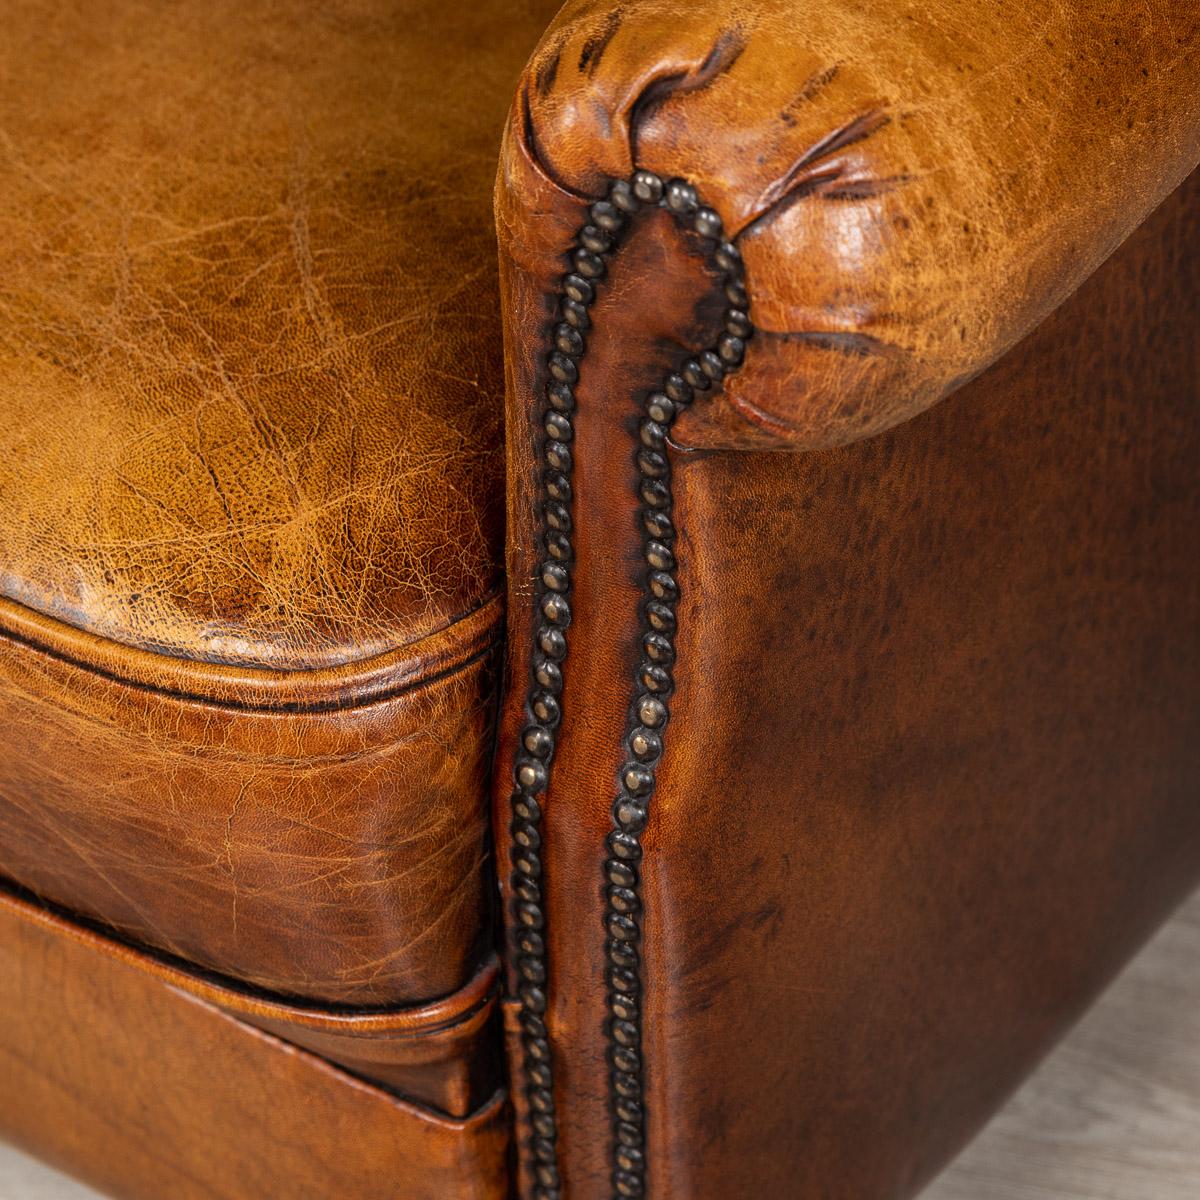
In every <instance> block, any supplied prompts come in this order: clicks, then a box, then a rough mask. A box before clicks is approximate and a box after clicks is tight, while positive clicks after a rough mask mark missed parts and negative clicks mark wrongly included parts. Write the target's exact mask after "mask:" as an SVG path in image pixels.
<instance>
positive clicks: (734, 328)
mask: <svg viewBox="0 0 1200 1200" xmlns="http://www.w3.org/2000/svg"><path fill="white" fill-rule="evenodd" d="M647 207H649V208H653V207H660V208H665V209H666V210H667V211H668V212H671V213H673V214H674V215H675V216H676V217H677V218H678V220H679V221H680V222H681V223H682V224H684V225H685V226H687V227H688V228H690V229H692V230H693V231H694V232H695V233H697V234H698V235H699V236H700V237H701V238H703V239H704V240H705V241H706V242H708V243H711V245H712V253H713V257H714V260H715V262H716V264H717V265H718V267H720V269H721V270H722V272H723V273H724V283H723V292H724V295H725V297H726V299H727V301H728V303H729V307H728V308H727V309H726V312H725V331H724V333H723V334H722V335H721V337H720V338H719V339H718V341H717V344H716V346H714V347H713V348H712V349H710V350H706V351H704V352H703V353H701V354H699V355H697V356H696V357H694V358H689V359H688V360H686V361H685V362H683V363H682V364H680V366H679V368H678V370H677V371H670V372H668V373H667V374H666V376H665V377H664V379H663V382H662V388H661V390H660V391H656V392H652V393H651V394H650V395H649V396H647V397H646V399H645V402H644V405H643V408H644V414H645V415H644V416H643V418H642V420H641V422H640V424H639V427H638V446H637V447H636V448H635V454H636V462H637V469H638V494H639V496H640V498H641V501H642V506H641V508H640V510H639V524H640V526H641V529H642V552H643V557H644V559H645V562H646V574H645V582H644V598H643V603H642V614H641V615H642V628H641V635H640V638H641V646H642V651H643V658H642V661H641V662H640V664H639V666H638V668H637V670H636V673H635V678H634V694H633V699H632V701H631V703H630V708H629V721H628V725H627V730H626V737H625V748H626V752H627V754H628V761H627V762H626V763H625V765H624V766H623V767H622V768H621V770H620V772H619V778H618V794H617V797H616V799H615V800H614V801H613V806H612V816H613V830H612V832H611V833H610V834H609V835H608V838H607V848H608V852H609V857H608V859H607V861H606V862H605V864H604V874H605V889H606V890H605V896H606V902H605V912H604V925H605V929H606V932H607V940H606V942H605V955H606V959H607V970H606V981H607V997H606V999H607V1007H608V1012H609V1016H608V1018H607V1020H606V1025H605V1033H606V1037H607V1039H608V1043H609V1048H608V1061H609V1101H610V1112H611V1119H612V1160H611V1161H612V1176H611V1180H612V1188H613V1195H614V1197H635V1198H636V1197H642V1196H644V1195H645V1191H646V1153H645V1117H646V1114H645V1104H644V1093H645V1077H644V1071H643V1062H642V1017H641V995H642V973H641V945H642V923H643V919H644V918H643V910H642V895H641V871H642V865H641V863H642V845H641V834H642V831H643V830H644V829H645V826H646V822H647V820H648V818H649V810H650V802H651V800H652V798H653V794H654V788H655V783H656V771H657V767H658V763H659V760H660V759H661V756H662V753H663V731H664V728H665V726H666V725H667V723H668V721H669V719H670V707H669V703H670V697H671V694H672V692H673V691H674V686H675V682H674V675H673V673H672V664H673V663H674V660H675V644H674V636H675V628H676V606H677V603H678V600H679V585H678V582H677V577H676V572H677V552H676V550H675V526H674V524H673V521H672V513H671V510H672V503H673V498H672V494H671V483H670V479H671V466H670V459H669V455H668V453H667V448H666V440H667V435H668V433H669V432H670V428H671V425H672V423H673V422H674V420H675V418H676V417H677V416H678V414H679V412H680V411H682V409H684V408H685V407H687V405H688V404H690V403H691V402H692V399H693V397H694V395H695V393H696V392H697V391H707V390H709V389H710V388H713V387H714V386H717V387H719V386H720V384H721V382H722V380H723V379H724V377H725V375H726V374H727V373H728V372H730V371H733V370H735V369H736V368H737V367H738V366H740V365H741V362H742V357H743V355H744V354H745V349H746V341H747V339H748V338H749V337H750V336H751V335H752V333H753V328H754V327H753V325H752V323H751V321H750V318H749V315H748V313H747V306H748V300H747V296H746V291H745V286H744V281H743V269H742V259H741V255H740V253H739V252H738V250H737V247H736V246H734V244H733V243H732V242H730V241H726V240H725V237H724V229H723V226H722V223H721V218H720V217H719V216H718V214H717V213H716V212H715V211H714V210H713V209H711V208H708V207H706V206H704V205H703V204H701V202H700V198H699V196H698V195H697V193H696V189H695V188H694V187H693V186H692V185H691V184H690V183H687V182H686V181H685V180H682V179H672V180H668V181H666V182H664V181H663V180H661V179H660V178H659V177H658V176H657V175H654V174H653V173H651V172H650V171H635V172H634V173H633V175H632V176H631V177H630V178H629V179H628V180H623V179H618V180H614V181H612V183H611V185H610V187H609V191H608V198H607V199H605V200H598V201H596V202H595V203H594V204H592V205H591V206H590V208H589V209H588V220H587V221H586V222H585V224H584V225H583V227H582V228H581V229H580V230H579V233H578V235H577V237H576V244H575V246H574V247H572V249H571V250H570V251H569V259H570V263H571V268H572V269H571V270H570V271H569V273H568V274H567V275H566V276H564V278H563V280H562V283H561V287H560V292H559V298H558V320H557V323H556V325H555V327H554V330H553V333H552V336H551V349H550V350H549V352H548V353H547V356H546V359H545V364H546V372H547V374H548V376H549V382H548V383H547V385H546V391H545V402H544V404H543V406H542V408H541V412H540V414H539V423H540V424H541V426H542V429H543V430H544V434H545V436H544V438H543V439H542V440H541V442H540V445H539V448H538V458H539V460H540V461H539V465H540V467H541V487H540V492H539V496H538V509H539V524H540V527H539V532H538V539H539V544H540V545H539V548H540V550H541V552H542V558H541V562H540V563H539V566H538V570H537V581H536V584H535V593H534V613H535V618H534V628H533V631H532V636H533V645H534V654H533V663H532V667H531V678H530V683H529V690H528V693H527V696H526V702H525V726H524V728H523V729H522V731H521V737H520V749H519V751H518V754H517V758H516V762H515V764H514V767H513V776H514V789H513V792H512V797H511V805H512V810H513V820H512V824H511V826H510V833H511V837H512V842H511V846H510V861H511V864H512V892H513V904H512V913H513V918H514V928H515V930H516V933H515V942H516V964H515V965H516V971H517V975H518V977H519V979H520V981H521V982H520V984H519V986H518V1000H519V1002H520V1017H519V1019H520V1023H521V1047H522V1054H523V1059H524V1061H523V1067H524V1074H525V1079H526V1080H527V1083H526V1099H527V1101H528V1104H529V1109H530V1113H531V1116H532V1124H533V1131H534V1136H533V1138H532V1139H531V1140H530V1141H529V1142H528V1143H527V1144H525V1145H523V1146H522V1147H521V1148H520V1153H521V1155H522V1158H523V1162H524V1164H525V1166H526V1167H527V1169H528V1172H529V1174H530V1175H531V1177H532V1178H533V1180H534V1200H561V1195H562V1187H561V1182H560V1178H559V1173H558V1167H557V1124H556V1120H555V1108H554V1076H553V1053H552V1050H551V1046H550V1041H549V1037H548V1033H547V1029H546V1024H545V1019H544V1018H545V1011H546V993H545V987H546V979H547V974H548V972H547V965H546V943H545V936H544V926H545V911H544V908H543V898H542V887H541V877H542V860H541V856H540V850H541V830H542V804H543V802H544V799H545V793H546V788H547V786H548V784H549V778H550V771H551V767H552V765H553V761H554V754H555V750H556V749H557V741H558V725H559V721H560V718H561V694H562V667H561V663H562V662H563V660H564V659H565V658H566V656H567V649H568V630H569V627H570V623H571V609H570V590H571V580H572V573H573V571H574V545H573V540H572V536H571V535H572V522H573V515H572V504H573V499H572V491H571V474H572V469H573V466H574V462H573V457H572V450H571V444H572V442H573V440H574V413H575V391H574V387H575V384H576V382H577V380H578V378H579V370H580V362H581V360H582V359H583V358H584V355H585V352H586V349H587V333H588V330H589V329H590V328H591V320H590V316H589V312H588V310H589V308H590V306H591V304H592V303H593V301H594V300H595V298H596V285H597V284H598V283H599V282H600V281H602V280H603V278H604V276H605V274H606V271H607V261H608V258H609V257H610V256H611V255H612V254H613V252H614V251H615V250H616V249H617V248H618V246H619V244H620V240H621V235H622V234H623V233H624V231H625V230H626V228H627V226H628V219H629V218H630V217H631V216H633V215H634V214H635V213H637V212H638V211H639V210H640V209H642V208H647Z"/></svg>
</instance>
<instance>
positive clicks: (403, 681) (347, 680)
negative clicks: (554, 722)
mask: <svg viewBox="0 0 1200 1200" xmlns="http://www.w3.org/2000/svg"><path fill="white" fill-rule="evenodd" d="M503 613H504V605H503V599H502V597H500V596H498V595H497V596H492V597H491V598H490V599H488V600H487V601H486V602H485V603H484V604H483V605H481V606H480V607H479V608H477V609H474V610H473V611H471V612H469V613H467V614H466V615H464V616H462V617H460V618H458V619H457V620H455V621H453V622H451V623H450V624H448V625H446V626H444V627H443V628H442V629H439V630H437V631H436V632H434V633H431V634H428V635H427V636H425V637H423V638H420V639H419V640H417V641H415V642H412V643H410V644H408V645H406V646H401V647H398V648H397V649H395V650H389V651H388V652H387V653H385V654H380V655H376V656H375V657H373V658H368V659H362V660H358V661H355V662H351V663H346V664H343V665H341V666H336V667H321V668H317V669H313V670H297V671H281V670H276V669H272V668H267V667H248V666H234V665H229V664H223V663H207V662H200V661H198V660H195V659H184V658H174V657H171V656H169V655H165V654H157V653H155V652H154V651H152V650H144V649H141V648H139V647H133V646H125V645H123V644H120V643H117V642H112V641H110V640H108V639H107V638H103V637H100V636H99V635H97V634H94V633H89V632H87V631H85V630H81V629H76V628H75V627H74V626H70V625H65V624H63V623H62V622H61V621H58V620H56V619H55V618H53V617H47V616H45V615H44V614H42V613H39V612H36V611H34V610H33V609H29V608H26V607H25V606H24V605H21V604H18V603H16V602H15V601H13V600H9V599H7V598H4V597H0V638H3V639H7V640H9V641H11V642H13V643H15V644H17V645H21V646H24V647H26V648H28V649H30V650H32V651H35V652H37V653H40V654H45V655H47V656H49V657H51V658H55V659H57V660H59V661H60V662H64V663H67V664H68V665H70V666H73V667H76V668H78V669H79V670H82V671H87V672H88V673H90V674H92V675H96V676H99V677H101V678H103V679H107V680H109V681H111V682H113V683H117V684H121V685H123V686H126V687H130V688H135V689H138V690H142V691H150V692H154V693H157V694H160V695H164V696H168V697H172V698H174V699H178V700H180V701H184V702H189V701H190V702H197V703H203V704H214V705H217V706H219V707H222V708H233V709H243V710H247V711H271V712H288V713H319V712H329V711H333V710H337V709H343V708H354V707H357V706H360V705H365V704H371V703H375V702H377V701H382V700H389V699H392V698H393V697H396V696H399V695H403V694H404V693H405V692H408V691H411V690H413V689H414V688H418V687H423V686H425V685H426V684H430V683H434V682H436V681H437V680H439V679H442V678H445V677H446V676H447V675H451V674H453V673H454V672H455V671H458V670H461V669H463V668H464V667H468V666H470V665H471V664H473V663H474V662H476V661H478V660H479V659H481V658H483V657H485V656H486V655H487V654H489V653H490V652H491V651H492V650H493V649H494V648H495V647H496V645H497V644H498V643H499V641H500V638H501V636H502V628H501V624H502V619H503Z"/></svg>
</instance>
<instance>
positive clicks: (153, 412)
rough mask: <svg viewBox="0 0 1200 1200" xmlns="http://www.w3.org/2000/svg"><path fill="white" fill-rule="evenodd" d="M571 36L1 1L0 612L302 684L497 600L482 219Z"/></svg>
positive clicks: (473, 26)
mask: <svg viewBox="0 0 1200 1200" xmlns="http://www.w3.org/2000/svg"><path fill="white" fill-rule="evenodd" d="M552 12H553V6H552V5H551V4H550V3H543V4H541V5H538V4H525V5H522V6H520V7H519V9H518V11H517V12H515V13H514V12H513V11H511V6H510V5H508V4H501V3H498V2H497V3H492V4H482V5H445V4H440V3H435V2H433V0H405V2H404V3H400V4H388V3H383V2H382V0H362V2H357V0H355V2H347V3H343V4H334V5H313V4H308V3H303V2H301V0H289V2H287V3H284V4H277V3H268V2H266V0H246V2H243V0H238V2H234V0H216V2H215V3H204V4H186V3H174V4H169V5H166V6H162V5H157V4H153V3H145V2H144V0H114V2H112V3H106V4H104V5H103V6H102V7H99V8H98V7H97V6H96V5H94V4H90V3H87V2H86V0H70V2H68V3H65V4H60V3H57V2H56V0H54V2H51V0H15V2H14V3H13V4H9V5H7V6H6V8H5V13H4V36H3V38H0V129H2V130H3V131H4V133H3V138H2V139H0V279H2V280H3V285H2V287H0V398H2V402H3V415H4V419H3V420H2V421H0V595H4V596H7V597H9V598H10V599H13V600H16V601H19V602H20V603H22V604H24V605H26V606H28V607H31V608H34V609H37V610H38V611H41V612H44V613H48V614H50V615H52V616H55V617H58V618H59V619H61V620H63V621H64V622H66V623H68V624H71V625H74V626H78V627H80V628H83V629H87V630H90V631H92V632H94V633H99V634H103V635H104V636H106V637H109V638H111V639H113V640H115V641H117V642H120V643H122V644H126V645H134V646H140V647H145V648H149V649H156V650H160V651H162V652H164V653H166V654H170V655H173V656H180V657H187V658H196V659H202V660H206V661H213V662H229V663H257V664H265V665H270V666H278V667H282V668H284V669H288V670H294V669H297V668H301V667H314V666H328V665H335V664H338V663H344V662H347V661H352V660H361V659H365V658H369V657H372V656H374V655H377V654H380V653H383V652H385V651H388V650H390V649H394V648H396V647H398V646H402V645H405V644H408V643H411V642H413V641H415V640H417V639H419V638H421V637H423V636H426V635H428V634H430V633H432V632H434V631H436V630H438V629H440V628H442V627H444V626H445V625H446V624H447V623H448V622H451V621H453V620H454V619H455V618H457V617H458V616H460V615H462V614H463V613H466V612H468V611H470V610H472V609H475V608H477V607H478V606H479V605H480V604H481V603H483V602H484V601H485V600H486V599H487V598H488V597H489V596H490V595H492V594H494V593H495V592H496V591H497V589H498V587H499V583H500V572H499V566H500V553H501V548H500V543H501V538H502V525H501V516H502V510H501V488H502V486H503V485H502V458H501V433H500V431H501V425H500V413H501V394H500V386H501V385H500V381H501V363H500V353H501V351H500V322H499V316H498V314H497V312H496V303H495V282H494V280H495V242H494V237H493V235H492V232H491V218H490V210H489V197H490V188H491V181H492V177H493V175H494V171H495V146H496V141H497V137H498V134H499V129H500V126H501V123H502V121H503V116H504V112H505V109H506V106H507V103H508V99H509V95H510V93H511V89H512V84H513V81H514V79H515V77H516V74H517V72H518V70H519V68H520V64H521V62H522V60H523V59H524V57H525V55H526V54H527V53H528V51H529V48H530V46H531V45H532V44H533V43H534V41H535V40H536V38H537V35H538V33H539V32H540V31H541V28H542V27H544V24H545V21H546V20H548V19H549V16H550V14H551V13H552Z"/></svg>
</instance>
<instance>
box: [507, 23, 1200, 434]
mask: <svg viewBox="0 0 1200 1200" xmlns="http://www.w3.org/2000/svg"><path fill="white" fill-rule="evenodd" d="M522 96H523V99H522V103H523V104H524V106H525V119H526V125H527V129H528V130H529V131H530V135H531V136H532V137H533V138H534V139H536V147H537V153H538V155H539V160H540V162H541V163H542V165H543V166H544V168H545V169H546V171H547V172H548V173H549V174H550V175H551V176H552V178H553V179H554V180H556V181H557V182H558V183H559V184H561V185H562V186H563V187H564V188H566V189H568V190H571V191H573V192H576V193H579V194H582V195H593V196H594V195H596V194H598V193H599V191H600V190H602V188H603V183H604V180H605V179H607V178H626V177H628V175H629V173H630V171H631V170H632V169H634V168H635V167H644V168H648V169H650V170H652V171H655V172H657V173H658V174H660V175H661V176H662V177H663V178H664V179H666V178H670V177H673V176H681V177H683V178H686V179H690V180H693V181H694V182H696V183H697V185H699V186H701V187H702V190H703V192H704V195H705V196H706V197H707V199H708V202H709V203H710V204H712V206H713V207H714V208H715V209H716V210H717V211H718V212H719V213H720V214H721V215H722V217H723V218H724V220H725V223H726V227H727V230H728V232H729V233H730V235H731V236H732V237H733V239H734V240H735V242H736V243H737V245H738V246H739V248H740V249H741V251H742V253H743V255H744V257H745V260H746V266H747V278H748V286H749V290H750V296H751V299H752V302H753V317H754V321H755V324H756V326H757V328H758V330H759V333H760V335H761V336H759V338H758V339H757V341H756V344H755V346H754V348H753V350H752V352H751V353H750V354H749V356H748V358H747V362H746V368H745V370H744V371H742V372H741V373H740V374H739V376H738V377H737V378H736V380H733V381H731V382H730V385H729V387H728V388H727V389H726V392H725V399H724V400H723V401H722V402H721V403H720V404H718V405H715V406H707V407H704V408H698V409H696V410H694V411H693V412H691V413H689V414H688V416H687V419H686V420H685V421H683V422H681V425H680V429H679V430H678V432H677V436H678V437H679V438H680V439H681V440H684V441H689V442H692V443H695V444H698V445H712V444H747V443H751V444H762V443H764V442H765V443H770V442H771V441H773V440H775V439H782V440H783V441H785V442H787V443H790V444H792V445H795V446H798V447H807V448H814V447H818V446H825V445H837V444H841V443H845V442H848V441H852V440H854V439H856V438H859V437H863V436H869V435H870V434H873V433H877V432H879V431H880V430H882V429H886V428H888V427H889V426H891V425H894V424H896V423H897V422H899V421H902V420H905V419H906V418H908V417H910V416H912V415H914V414H915V413H917V412H919V411H921V410H922V409H925V408H927V407H929V406H930V405H931V404H933V403H935V402H936V401H938V400H939V399H941V398H943V397H944V396H946V395H947V394H949V393H950V392H951V391H953V390H954V389H955V388H956V387H957V386H959V385H960V384H962V383H963V382H964V381H966V380H967V379H970V378H971V377H973V376H975V375H977V374H978V373H979V372H980V371H981V370H983V368H985V367H986V366H988V365H989V364H990V363H991V362H993V361H994V360H995V359H996V358H997V357H998V356H1000V355H1001V354H1003V353H1004V351H1005V350H1006V349H1008V348H1009V347H1010V346H1011V345H1013V344H1014V343H1015V342H1016V341H1017V340H1018V339H1020V338H1021V337H1022V336H1024V334H1025V333H1027V332H1028V331H1029V330H1030V329H1031V328H1032V327H1033V326H1035V325H1036V324H1037V323H1038V322H1039V321H1041V320H1042V319H1043V318H1044V317H1045V316H1046V314H1047V313H1048V312H1050V311H1051V310H1053V309H1054V308H1055V307H1056V306H1057V305H1058V304H1060V303H1061V302H1062V300H1063V299H1064V298H1065V297H1066V296H1067V295H1069V294H1070V293H1071V292H1072V291H1074V290H1075V288H1077V287H1078V286H1079V284H1080V283H1081V282H1082V281H1083V280H1084V279H1085V278H1087V276H1088V275H1090V274H1091V273H1092V272H1093V271H1094V270H1095V269H1096V267H1097V266H1099V264H1100V263H1101V262H1103V261H1104V259H1105V258H1106V257H1107V256H1108V255H1109V254H1110V253H1111V252H1112V250H1113V249H1114V248H1115V247H1116V246H1117V245H1118V244H1119V243H1120V242H1121V241H1123V240H1124V239H1125V237H1127V236H1128V234H1129V233H1130V232H1131V231H1132V230H1133V229H1135V228H1136V227H1137V226H1138V225H1140V224H1141V222H1142V221H1143V220H1144V219H1145V217H1146V215H1147V214H1148V213H1149V212H1150V211H1151V210H1152V209H1153V208H1154V207H1155V206H1156V205H1157V204H1158V203H1159V202H1160V201H1161V200H1162V199H1163V197H1164V196H1166V195H1167V194H1168V193H1169V192H1170V191H1171V190H1172V189H1173V188H1175V187H1176V186H1177V185H1178V184H1179V182H1180V181H1181V180H1182V179H1183V178H1184V177H1185V176H1186V175H1187V174H1188V173H1189V172H1190V171H1191V170H1192V169H1193V168H1194V167H1195V165H1196V164H1197V162H1198V161H1200V9H1197V7H1196V6H1195V5H1194V4H1190V3H1187V2H1185V0H1150V2H1149V4H1148V5H1139V6H1137V7H1136V8H1131V7H1130V6H1129V5H1127V4H1124V3H1122V2H1121V0H1084V2H1083V3H1071V4H1051V5H1041V4H1025V5H999V4H995V3H993V0H940V2H938V3H933V4H922V5H912V4H857V3H850V2H849V0H818V2H817V3H811V2H809V0H803V2H801V0H756V2H752V3H738V2H731V0H699V2H698V3H689V4H687V5H686V6H681V5H678V4H675V3H663V2H662V0H642V2H640V3H637V2H635V3H625V4H621V5H612V4H608V3H602V4H601V3H570V4H567V5H566V7H565V8H564V9H563V10H562V12H561V13H560V15H559V17H558V18H557V20H556V21H555V23H554V25H553V26H552V27H551V29H550V30H549V32H548V33H547V35H546V37H545V39H544V40H543V42H542V45H541V47H540V48H539V50H538V52H537V54H536V55H535V56H534V59H533V61H532V63H531V65H530V70H529V73H528V75H527V78H526V80H525V82H524V84H523V92H522ZM726 406H729V407H730V408H732V410H733V413H731V412H729V411H726ZM734 414H736V418H738V419H735V417H734ZM745 423H749V426H750V428H746V425H745ZM764 435H765V436H764Z"/></svg>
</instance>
